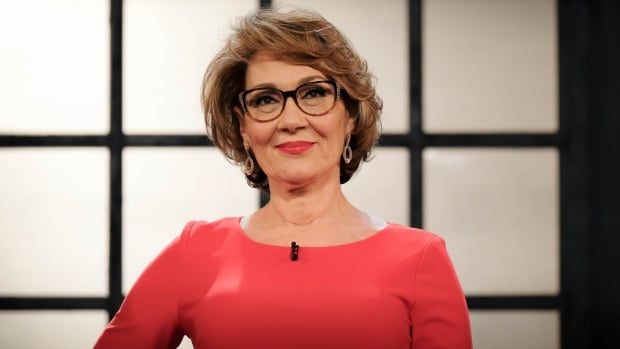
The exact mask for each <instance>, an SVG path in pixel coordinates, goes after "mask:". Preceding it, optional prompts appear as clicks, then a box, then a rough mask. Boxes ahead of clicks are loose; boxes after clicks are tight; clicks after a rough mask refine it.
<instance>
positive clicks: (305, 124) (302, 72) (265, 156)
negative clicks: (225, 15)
mask: <svg viewBox="0 0 620 349" xmlns="http://www.w3.org/2000/svg"><path fill="white" fill-rule="evenodd" d="M319 80H327V77H326V76H325V75H324V74H323V73H321V72H320V71H318V70H316V69H313V68H311V67H308V66H302V65H292V64H288V63H285V62H282V61H279V60H277V59H276V58H275V57H273V56H272V55H271V54H270V53H268V52H264V51H259V52H258V53H256V54H255V55H254V56H253V57H252V59H251V60H250V61H249V63H248V66H247V71H246V75H245V89H246V90H248V89H252V88H255V87H257V86H259V85H260V86H259V87H265V86H266V87H274V88H277V89H280V90H282V91H289V90H294V89H296V88H297V87H298V86H299V85H301V84H303V83H306V82H311V81H319ZM235 109H236V111H237V112H238V113H240V114H242V113H243V112H242V111H241V109H240V108H235ZM240 126H241V127H240V130H241V135H242V136H243V139H244V141H245V143H246V144H248V145H249V146H250V148H251V149H252V152H253V153H254V156H255V157H256V160H257V161H258V164H259V165H260V167H261V168H262V170H263V171H264V172H265V174H266V175H267V177H268V178H269V182H270V186H272V185H273V181H274V180H276V181H278V182H285V183H288V184H293V185H303V184H306V183H308V182H310V181H313V180H316V179H319V178H320V177H321V176H325V175H327V176H329V175H334V176H336V178H339V174H340V157H341V156H342V150H343V148H344V143H345V140H346V135H347V134H350V133H351V132H353V128H354V119H353V118H350V117H349V116H348V113H347V111H346V109H345V106H344V104H343V102H342V100H341V98H340V97H338V98H337V100H336V105H335V106H334V108H333V109H332V110H331V111H329V112H328V113H327V114H324V115H321V116H310V115H307V114H305V113H304V112H303V111H301V110H300V109H299V107H298V106H297V104H295V102H294V101H293V100H292V98H286V104H285V107H284V110H283V111H282V114H281V115H280V116H279V117H278V118H276V119H275V120H271V121H268V122H258V121H255V120H253V119H252V118H250V117H249V116H245V117H243V116H242V117H241V123H240ZM297 141H304V142H309V143H310V144H308V145H309V147H308V148H306V147H302V148H294V147H287V144H286V143H288V142H297ZM300 151H301V152H300Z"/></svg>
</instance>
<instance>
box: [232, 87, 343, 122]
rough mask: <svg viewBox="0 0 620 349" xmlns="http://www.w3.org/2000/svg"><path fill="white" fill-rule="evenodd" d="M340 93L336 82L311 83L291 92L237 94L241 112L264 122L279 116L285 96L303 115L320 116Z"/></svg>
mask: <svg viewBox="0 0 620 349" xmlns="http://www.w3.org/2000/svg"><path fill="white" fill-rule="evenodd" d="M339 94H340V84H338V82H336V81H333V80H325V81H312V82H309V83H306V84H303V85H300V86H299V87H297V88H296V89H294V90H291V91H282V90H278V89H277V88H271V87H264V88H253V89H251V90H245V91H242V92H241V93H239V102H240V103H241V107H242V108H243V111H244V112H245V113H247V115H249V116H250V117H251V118H252V119H254V120H256V121H259V122H267V121H271V120H274V119H276V118H277V117H279V116H280V115H281V114H282V111H284V106H285V105H286V100H287V99H288V97H293V100H294V101H295V104H297V107H299V109H301V111H303V112H304V113H306V114H308V115H311V116H321V115H325V114H327V113H328V112H329V111H331V110H332V109H333V108H334V106H335V105H336V100H337V99H338V95H339Z"/></svg>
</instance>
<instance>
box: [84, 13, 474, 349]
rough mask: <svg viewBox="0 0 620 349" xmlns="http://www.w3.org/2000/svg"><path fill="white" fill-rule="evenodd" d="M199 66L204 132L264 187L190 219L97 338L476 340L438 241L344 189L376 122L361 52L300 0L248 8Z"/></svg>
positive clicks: (102, 343)
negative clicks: (250, 207) (263, 196)
mask: <svg viewBox="0 0 620 349" xmlns="http://www.w3.org/2000/svg"><path fill="white" fill-rule="evenodd" d="M234 29H235V30H234V33H233V34H232V36H231V37H230V38H229V39H228V42H227V45H226V46H225V47H224V48H223V49H222V50H221V51H220V52H219V53H218V54H217V55H216V57H215V58H214V59H213V61H212V62H211V64H210V65H209V67H208V68H207V72H206V74H205V78H204V86H203V98H202V102H203V107H204V111H205V120H206V125H207V130H208V133H209V137H210V138H211V139H212V140H213V142H214V144H215V145H216V146H218V147H219V148H220V149H221V150H222V151H223V152H224V154H226V156H227V157H228V158H229V159H230V160H231V161H233V162H235V163H237V164H240V165H241V164H242V165H243V170H244V172H245V174H246V177H247V180H248V183H249V184H250V185H251V186H253V187H256V188H260V189H261V190H264V191H267V192H269V193H270V200H269V203H268V204H267V205H266V206H265V207H263V208H261V209H259V210H258V211H257V212H255V213H254V214H252V215H250V216H246V217H225V218H221V219H219V220H216V221H212V222H206V221H199V220H197V221H191V222H189V223H187V225H186V226H185V228H184V229H183V232H182V233H181V234H180V236H179V237H178V238H177V239H175V240H174V241H173V242H172V243H171V244H170V245H169V246H168V247H167V248H166V249H165V250H164V251H163V252H162V253H161V254H160V255H159V256H158V257H157V258H156V259H155V260H154V261H153V262H152V263H151V264H150V265H149V266H148V267H147V269H146V270H145V271H144V272H143V273H142V275H141V276H140V278H139V279H138V280H137V281H136V283H135V285H134V286H133V288H132V289H131V291H130V292H129V294H128V295H127V298H126V299H125V300H124V302H123V304H122V306H121V308H120V309H119V311H118V312H117V313H116V315H115V317H114V318H113V319H112V321H111V322H110V324H109V325H108V326H107V327H106V329H105V330H104V332H103V333H102V335H101V336H100V338H99V340H98V342H97V343H96V345H95V347H96V348H174V347H176V346H177V345H178V344H179V342H180V341H181V339H182V337H183V335H187V336H188V337H189V338H191V340H192V343H193V345H194V347H195V348H204V349H207V348H208V349H224V348H270V349H279V348H357V349H360V348H394V349H396V348H400V349H405V348H422V349H423V348H451V349H455V348H471V334H470V324H469V318H468V313H467V306H466V303H465V299H464V296H463V291H462V289H461V286H460V284H459V281H458V279H457V276H456V274H455V272H454V268H453V266H452V263H451V261H450V258H449V256H448V254H447V252H446V248H445V244H444V241H443V240H442V239H441V238H440V237H438V236H437V235H434V234H432V233H430V232H426V231H423V230H421V229H415V228H409V227H405V226H402V225H398V224H393V223H387V222H385V221H383V220H381V219H379V218H377V217H374V216H372V215H370V214H367V213H365V212H362V211H360V210H358V209H356V208H355V207H354V206H353V205H352V204H351V203H350V202H349V201H348V200H347V199H346V198H345V196H344V195H343V193H342V191H341V184H343V183H345V182H347V181H348V180H349V179H350V178H351V176H352V174H353V173H354V172H355V171H356V170H357V169H358V167H359V165H360V163H361V161H362V160H367V159H368V156H369V153H370V150H371V148H372V146H373V145H374V144H375V143H376V140H377V138H378V136H379V133H380V129H379V115H380V112H381V100H380V99H379V97H378V96H377V95H376V94H375V88H374V86H373V83H372V79H371V77H372V76H371V74H370V73H369V71H368V69H367V66H366V63H365V61H364V60H363V59H362V58H361V57H360V56H359V55H358V54H357V53H356V52H355V51H354V49H353V48H352V46H351V44H350V43H349V42H348V41H347V40H346V39H345V38H344V36H343V35H342V34H341V33H340V32H339V31H338V30H337V29H336V28H334V27H333V26H332V25H331V24H330V23H329V22H327V21H326V20H325V19H324V18H322V17H321V16H319V15H318V14H315V13H312V12H307V11H302V10H296V11H289V12H281V11H268V10H261V11H257V12H254V13H251V14H250V15H248V16H246V17H245V18H243V19H241V20H240V22H239V23H238V24H237V26H236V27H235V28H234Z"/></svg>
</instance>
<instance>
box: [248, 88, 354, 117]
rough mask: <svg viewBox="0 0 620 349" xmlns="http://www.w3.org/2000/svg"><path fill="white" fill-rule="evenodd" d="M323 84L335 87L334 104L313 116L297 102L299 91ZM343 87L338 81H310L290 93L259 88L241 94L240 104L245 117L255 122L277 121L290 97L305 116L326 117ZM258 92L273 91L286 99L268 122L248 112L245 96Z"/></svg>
mask: <svg viewBox="0 0 620 349" xmlns="http://www.w3.org/2000/svg"><path fill="white" fill-rule="evenodd" d="M321 82H326V83H329V84H331V85H332V86H334V90H335V95H334V103H333V104H332V106H331V107H330V108H329V109H328V110H327V111H326V112H324V113H321V114H311V113H308V112H306V111H305V110H304V109H303V108H302V107H300V106H299V103H298V102H297V91H299V89H300V88H302V87H304V86H308V85H312V84H316V83H321ZM341 89H342V87H341V86H340V83H339V82H338V81H336V80H319V81H310V82H307V83H305V84H301V85H299V86H297V88H296V89H294V90H290V91H282V90H279V89H277V88H275V87H259V88H253V89H249V90H243V91H241V92H240V93H239V103H240V104H241V108H242V109H243V113H244V114H245V115H248V116H249V117H250V118H252V120H255V121H257V122H269V121H272V120H275V119H277V118H279V117H280V115H282V112H283V111H284V108H285V107H286V101H287V100H288V97H292V98H293V101H294V102H295V105H297V108H299V110H301V111H302V112H303V113H304V114H307V115H310V116H321V115H325V114H327V113H329V112H330V111H332V109H334V107H335V106H336V102H337V101H338V96H340V91H341ZM258 90H272V91H278V92H279V93H280V94H281V95H282V98H284V101H283V102H282V109H280V112H279V113H278V114H277V115H276V116H274V117H273V118H271V119H267V120H262V119H257V118H255V117H254V116H252V114H251V113H250V112H249V111H248V109H247V107H246V105H245V96H246V95H247V94H248V93H250V92H253V91H258Z"/></svg>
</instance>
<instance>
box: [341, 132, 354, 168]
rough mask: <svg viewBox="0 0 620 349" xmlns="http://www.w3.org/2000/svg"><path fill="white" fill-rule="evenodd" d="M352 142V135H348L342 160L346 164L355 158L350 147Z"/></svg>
mask: <svg viewBox="0 0 620 349" xmlns="http://www.w3.org/2000/svg"><path fill="white" fill-rule="evenodd" d="M350 140H351V135H350V134H348V135H347V144H345V146H344V150H343V151H342V159H343V160H344V163H345V164H348V163H350V162H351V159H352V158H353V149H351V146H350V145H349V141H350Z"/></svg>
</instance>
